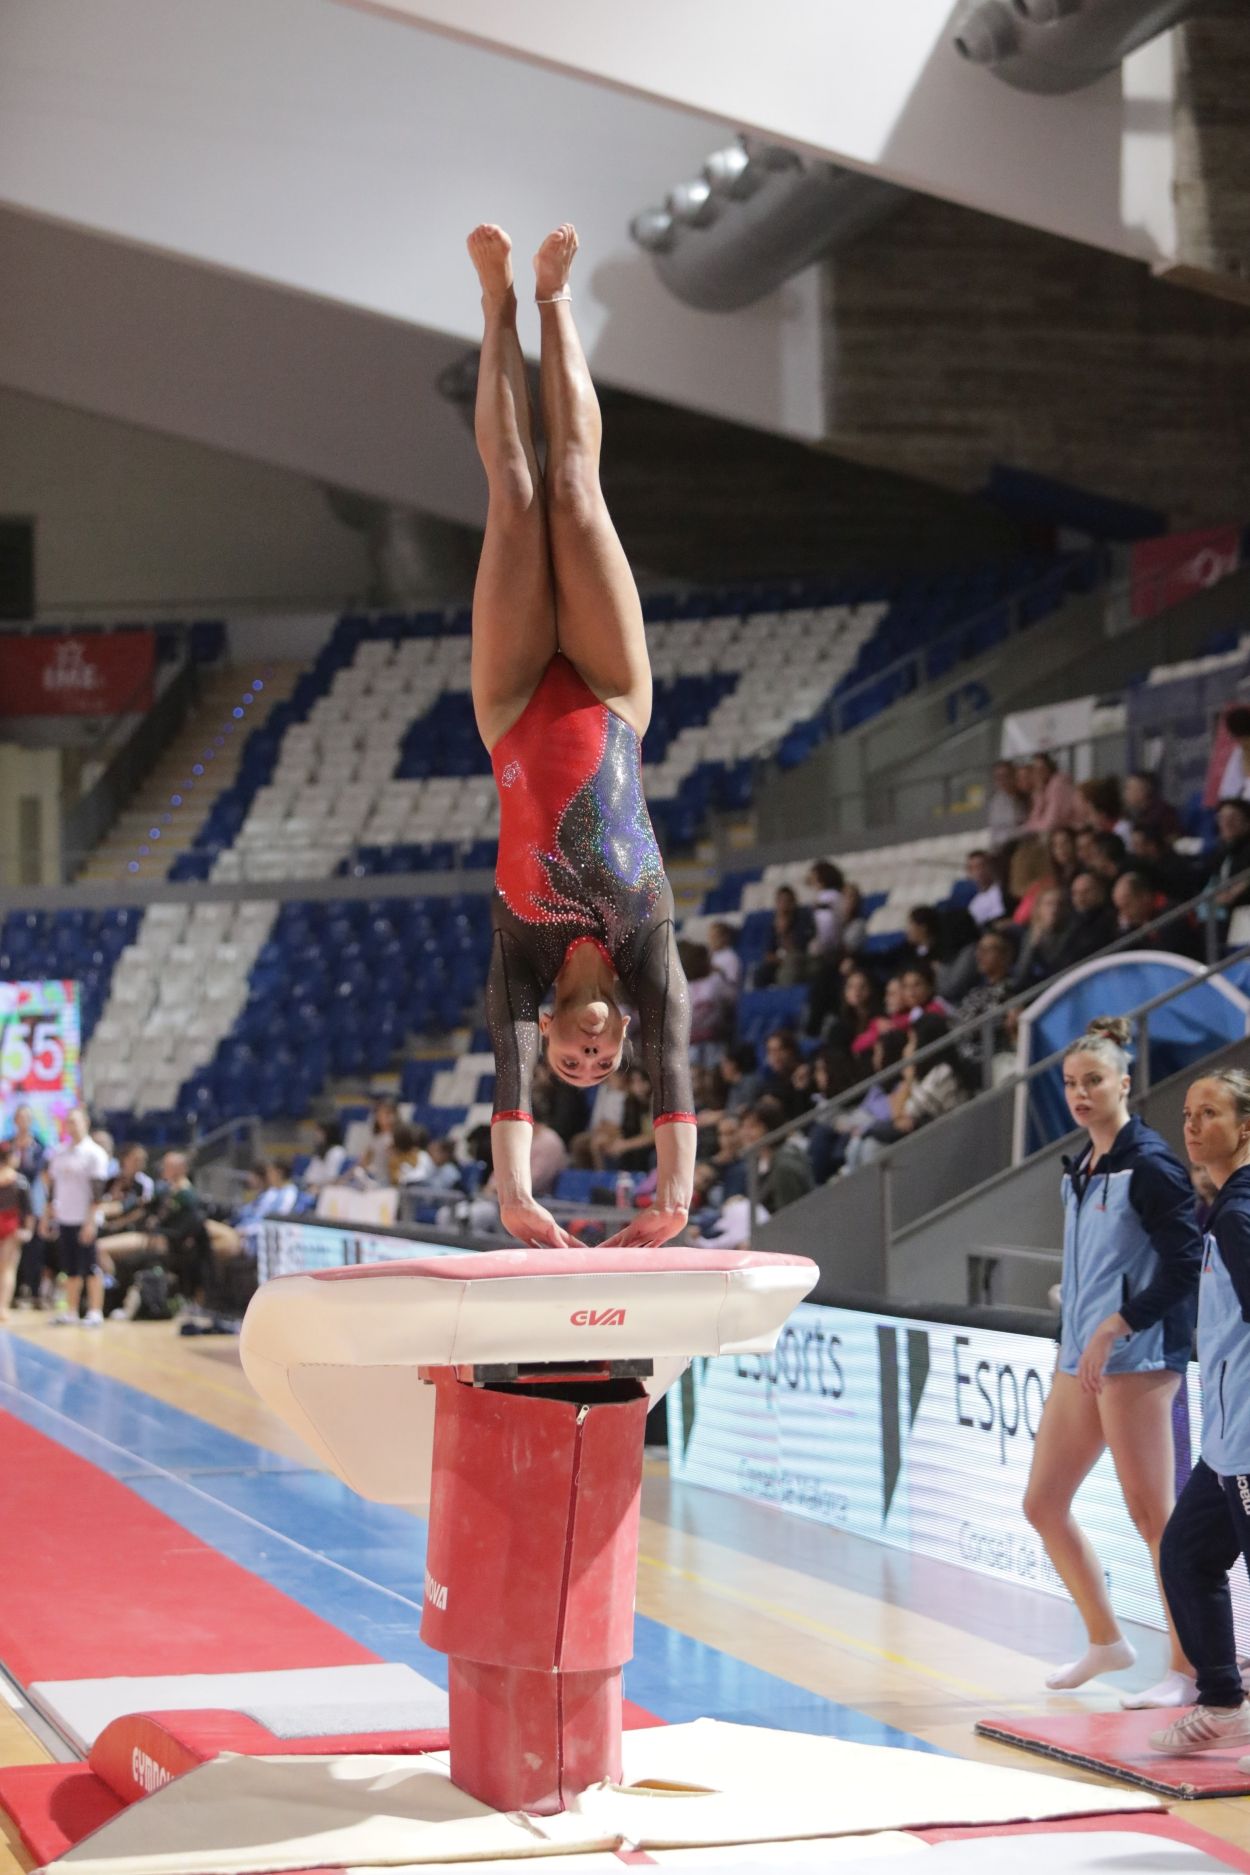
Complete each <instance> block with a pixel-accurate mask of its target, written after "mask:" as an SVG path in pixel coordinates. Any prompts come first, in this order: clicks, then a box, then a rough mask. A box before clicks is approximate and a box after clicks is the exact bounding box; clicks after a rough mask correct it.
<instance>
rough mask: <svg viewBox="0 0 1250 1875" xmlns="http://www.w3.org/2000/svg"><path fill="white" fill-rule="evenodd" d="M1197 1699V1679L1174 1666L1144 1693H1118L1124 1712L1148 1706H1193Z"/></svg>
mask: <svg viewBox="0 0 1250 1875" xmlns="http://www.w3.org/2000/svg"><path fill="white" fill-rule="evenodd" d="M1197 1701H1198V1682H1197V1680H1191V1679H1190V1677H1189V1675H1188V1674H1187V1673H1181V1672H1180V1671H1179V1670H1178V1669H1177V1668H1176V1667H1172V1668H1171V1669H1170V1671H1169V1672H1167V1673H1165V1674H1164V1676H1163V1678H1162V1679H1161V1680H1160V1681H1159V1684H1158V1685H1157V1686H1148V1687H1147V1688H1146V1691H1145V1692H1144V1693H1121V1694H1120V1704H1121V1705H1122V1706H1123V1708H1124V1710H1125V1712H1141V1711H1143V1710H1145V1708H1147V1707H1149V1706H1160V1707H1161V1706H1193V1705H1196V1704H1197Z"/></svg>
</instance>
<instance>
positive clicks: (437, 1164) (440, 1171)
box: [426, 1139, 465, 1192]
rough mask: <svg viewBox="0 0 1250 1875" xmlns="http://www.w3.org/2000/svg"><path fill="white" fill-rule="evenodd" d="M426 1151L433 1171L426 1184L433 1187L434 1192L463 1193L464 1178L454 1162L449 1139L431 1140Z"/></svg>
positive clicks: (454, 1150)
mask: <svg viewBox="0 0 1250 1875" xmlns="http://www.w3.org/2000/svg"><path fill="white" fill-rule="evenodd" d="M428 1150H429V1154H430V1162H431V1164H432V1166H433V1170H432V1171H431V1173H430V1176H429V1178H428V1179H427V1180H426V1184H427V1185H431V1186H433V1188H434V1190H435V1191H442V1192H449V1191H459V1192H462V1191H464V1189H465V1184H464V1177H463V1175H462V1172H461V1168H460V1166H459V1165H458V1164H457V1162H456V1148H455V1145H454V1144H453V1142H452V1141H451V1140H450V1139H432V1140H431V1141H430V1144H429V1148H428Z"/></svg>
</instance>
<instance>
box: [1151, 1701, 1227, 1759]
mask: <svg viewBox="0 0 1250 1875" xmlns="http://www.w3.org/2000/svg"><path fill="white" fill-rule="evenodd" d="M1150 1743H1151V1747H1152V1748H1153V1749H1154V1750H1155V1751H1161V1752H1164V1753H1165V1754H1166V1755H1167V1756H1168V1757H1169V1758H1188V1757H1191V1756H1192V1755H1193V1753H1194V1752H1196V1751H1228V1750H1229V1749H1230V1748H1232V1747H1233V1746H1236V1745H1250V1706H1246V1705H1240V1706H1195V1707H1194V1709H1193V1711H1192V1712H1187V1713H1185V1714H1184V1715H1183V1717H1181V1718H1179V1719H1176V1720H1174V1721H1173V1723H1172V1724H1171V1725H1169V1726H1168V1729H1167V1731H1166V1732H1152V1733H1151V1734H1150Z"/></svg>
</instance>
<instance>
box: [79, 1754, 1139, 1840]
mask: <svg viewBox="0 0 1250 1875" xmlns="http://www.w3.org/2000/svg"><path fill="white" fill-rule="evenodd" d="M624 1759H625V1777H624V1782H623V1783H622V1784H621V1785H620V1786H608V1785H598V1786H595V1787H594V1788H592V1789H591V1790H588V1791H586V1792H585V1793H584V1794H583V1795H582V1796H581V1797H579V1798H578V1799H577V1800H576V1801H575V1803H574V1804H573V1805H572V1806H571V1807H570V1808H569V1809H568V1810H566V1811H565V1812H564V1813H563V1814H562V1815H559V1816H550V1817H530V1816H524V1815H520V1814H511V1815H506V1814H503V1813H500V1812H496V1811H492V1810H489V1809H487V1808H486V1806H485V1805H483V1804H480V1803H477V1802H476V1801H475V1800H474V1799H473V1798H470V1797H466V1796H465V1795H464V1794H463V1793H462V1792H460V1791H458V1790H457V1789H456V1788H455V1786H454V1785H453V1784H452V1783H451V1781H450V1778H449V1776H448V1773H447V1768H446V1764H445V1762H444V1760H443V1758H442V1757H441V1756H439V1757H427V1758H424V1759H416V1760H414V1759H412V1758H402V1757H397V1758H384V1757H375V1758H360V1757H327V1758H312V1757H305V1758H293V1757H287V1758H241V1757H234V1756H225V1757H219V1758H217V1759H215V1760H214V1761H213V1762H210V1763H206V1764H203V1765H201V1766H200V1767H199V1768H198V1769H195V1770H192V1771H189V1772H187V1773H186V1774H185V1775H184V1776H182V1777H180V1778H178V1779H177V1780H176V1781H175V1782H174V1783H172V1784H169V1785H166V1786H165V1787H164V1788H163V1789H159V1790H157V1791H155V1792H154V1794H153V1795H152V1796H150V1797H149V1798H147V1799H146V1800H145V1801H144V1802H142V1803H138V1804H135V1805H133V1806H132V1807H131V1808H129V1809H127V1810H126V1811H124V1812H123V1813H122V1814H121V1815H119V1816H118V1817H116V1818H115V1819H114V1821H112V1822H111V1823H107V1824H105V1825H104V1827H103V1828H102V1829H100V1830H98V1831H96V1833H95V1834H94V1835H92V1836H90V1837H88V1838H87V1839H85V1840H84V1841H83V1842H81V1843H79V1844H78V1845H77V1846H76V1847H74V1848H72V1849H70V1850H68V1851H67V1852H66V1854H65V1855H64V1856H62V1857H61V1858H60V1860H59V1861H57V1862H55V1863H54V1864H52V1865H51V1867H52V1869H54V1870H55V1872H56V1875H265V1872H268V1871H278V1870H283V1871H294V1870H300V1871H303V1870H307V1869H311V1868H315V1869H326V1870H338V1871H342V1870H355V1869H383V1868H397V1867H413V1868H421V1867H428V1866H429V1865H430V1864H438V1863H449V1862H464V1861H470V1860H472V1861H480V1860H483V1859H489V1858H495V1859H497V1860H501V1861H504V1862H507V1861H508V1860H513V1861H516V1860H526V1861H533V1860H534V1859H535V1858H537V1857H542V1856H553V1855H567V1854H571V1853H579V1854H585V1853H591V1852H596V1851H598V1852H606V1851H611V1850H616V1849H621V1848H625V1849H634V1850H642V1851H644V1852H650V1851H652V1850H655V1851H662V1850H665V1849H689V1850H695V1849H704V1848H708V1847H710V1846H713V1845H716V1844H735V1845H736V1844H755V1845H764V1844H772V1843H775V1842H777V1841H779V1840H795V1839H801V1838H802V1839H808V1840H809V1841H810V1840H813V1839H819V1838H822V1837H836V1836H852V1835H860V1834H870V1833H873V1832H877V1831H883V1830H904V1829H913V1830H915V1829H920V1828H923V1827H925V1826H929V1827H935V1826H941V1825H947V1826H952V1825H956V1824H965V1825H967V1824H992V1823H1006V1822H1013V1821H1020V1820H1040V1819H1049V1818H1055V1817H1068V1816H1077V1815H1083V1814H1090V1815H1102V1814H1120V1813H1125V1814H1127V1813H1131V1812H1133V1811H1135V1810H1143V1809H1144V1810H1151V1809H1157V1808H1158V1805H1157V1803H1156V1802H1155V1801H1154V1800H1152V1799H1151V1798H1149V1797H1146V1796H1144V1795H1142V1794H1141V1793H1133V1792H1128V1791H1116V1790H1105V1789H1101V1788H1097V1787H1094V1786H1091V1785H1083V1784H1078V1783H1069V1782H1067V1781H1063V1782H1060V1781H1057V1780H1056V1779H1054V1778H1049V1777H1045V1776H1039V1775H1037V1774H1035V1773H1033V1772H1028V1771H1012V1770H1003V1769H1001V1768H999V1767H996V1766H987V1765H980V1764H972V1763H969V1762H967V1761H966V1760H963V1759H957V1758H941V1757H937V1756H932V1757H931V1756H928V1755H927V1754H922V1753H906V1754H903V1753H900V1752H898V1751H896V1750H891V1749H890V1748H888V1747H881V1746H871V1745H853V1744H846V1743H844V1742H843V1741H841V1740H838V1739H828V1738H814V1737H807V1736H803V1735H799V1734H795V1733H789V1732H773V1731H766V1730H764V1729H762V1728H757V1727H753V1726H737V1725H723V1724H720V1723H719V1722H717V1721H713V1720H708V1719H704V1720H699V1721H697V1722H696V1723H695V1724H693V1725H680V1726H662V1727H656V1728H653V1729H648V1730H646V1731H639V1732H632V1733H628V1734H626V1737H625V1740H624ZM757 1859H760V1858H757ZM762 1859H764V1860H767V1857H764V1858H762ZM565 1866H567V1865H565ZM709 1866H713V1867H714V1866H715V1862H714V1860H713V1861H712V1862H711V1863H710V1864H709Z"/></svg>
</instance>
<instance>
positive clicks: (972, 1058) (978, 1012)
mask: <svg viewBox="0 0 1250 1875" xmlns="http://www.w3.org/2000/svg"><path fill="white" fill-rule="evenodd" d="M1014 963H1015V951H1014V949H1013V947H1012V942H1011V939H1010V938H1009V937H1008V936H1007V934H1006V933H1005V932H1004V931H983V932H982V933H981V936H980V937H979V938H978V940H977V980H976V982H975V983H974V984H973V986H972V988H971V989H970V990H969V991H968V993H967V995H966V996H964V998H963V999H962V1001H961V1002H960V1003H959V1005H958V1007H957V1008H956V1010H955V1022H956V1025H957V1026H958V1027H962V1026H963V1025H964V1023H967V1022H976V1021H978V1020H979V1018H980V1017H982V1016H985V1015H988V1014H989V1013H990V1012H991V1011H993V1010H995V1009H998V1008H1000V1007H1001V1005H1002V1004H1003V1003H1005V1002H1006V1001H1007V999H1008V998H1009V997H1010V995H1011V993H1012V991H1011V972H1012V967H1013V965H1014ZM1005 1039H1006V1038H1005V1034H1004V1031H1003V1027H1002V1024H1001V1023H998V1022H996V1023H994V1024H993V1025H992V1027H991V1029H990V1053H991V1055H996V1054H998V1053H999V1052H1000V1051H1001V1049H1002V1047H1003V1044H1004V1042H1005ZM960 1053H961V1055H962V1057H963V1062H964V1064H965V1066H966V1069H967V1070H969V1071H976V1072H980V1071H981V1069H982V1053H983V1036H982V1031H981V1030H979V1029H978V1030H977V1032H976V1034H975V1035H974V1036H972V1037H970V1038H969V1039H968V1040H967V1041H966V1042H964V1043H962V1044H961V1045H960Z"/></svg>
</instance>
